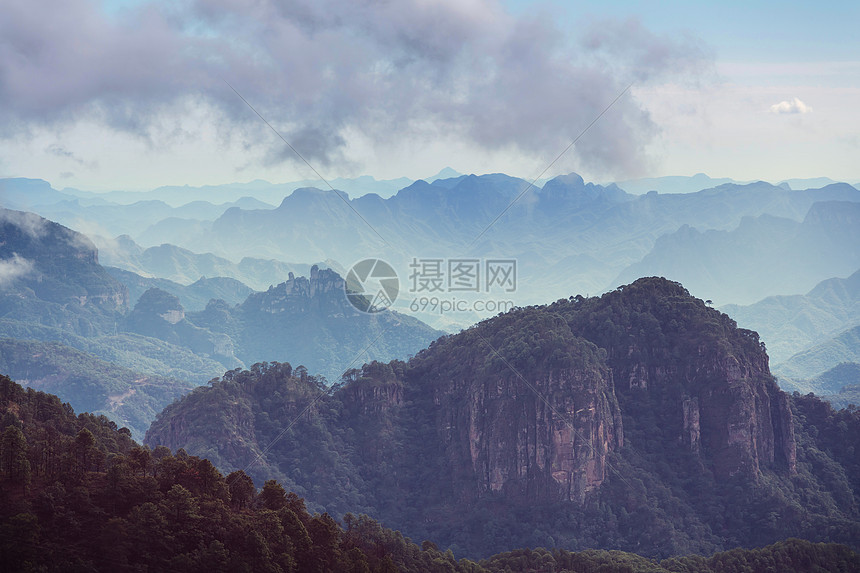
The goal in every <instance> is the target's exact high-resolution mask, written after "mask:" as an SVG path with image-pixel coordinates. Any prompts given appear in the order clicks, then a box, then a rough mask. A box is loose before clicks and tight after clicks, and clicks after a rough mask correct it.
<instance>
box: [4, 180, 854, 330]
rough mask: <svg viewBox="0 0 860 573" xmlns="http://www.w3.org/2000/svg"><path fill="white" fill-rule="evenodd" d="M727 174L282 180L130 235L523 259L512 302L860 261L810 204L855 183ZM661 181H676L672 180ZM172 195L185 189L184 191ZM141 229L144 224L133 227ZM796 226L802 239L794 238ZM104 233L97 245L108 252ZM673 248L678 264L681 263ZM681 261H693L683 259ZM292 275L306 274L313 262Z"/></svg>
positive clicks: (782, 277) (296, 256)
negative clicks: (376, 188)
mask: <svg viewBox="0 0 860 573" xmlns="http://www.w3.org/2000/svg"><path fill="white" fill-rule="evenodd" d="M721 181H722V180H719V179H710V178H707V177H698V178H697V177H693V178H685V179H683V180H682V181H681V182H682V183H684V185H686V186H687V187H689V189H693V188H695V187H701V185H714V186H712V187H706V188H702V189H700V190H698V191H695V192H685V193H659V192H656V191H652V192H648V193H646V194H644V195H633V194H629V193H627V192H625V191H624V190H623V189H622V188H621V187H619V186H617V185H614V184H609V185H605V186H604V185H596V184H594V183H585V182H584V181H583V180H582V178H581V177H579V176H578V175H576V174H569V175H564V176H559V177H555V178H553V179H551V180H549V181H546V182H544V183H543V184H542V185H540V186H534V187H532V186H530V184H529V183H528V182H527V181H525V180H523V179H518V178H515V177H509V176H507V175H504V174H489V175H481V176H475V175H463V176H456V177H450V178H439V179H434V180H433V181H432V183H430V182H426V181H421V180H419V181H415V182H413V183H411V184H409V185H408V186H406V187H403V188H402V189H400V190H398V191H397V192H396V194H394V195H392V196H390V197H388V198H382V197H381V196H380V195H378V194H374V193H369V194H364V195H362V196H359V197H356V198H350V196H349V195H348V194H347V193H345V192H343V191H338V192H333V191H332V190H331V189H323V190H320V189H314V188H307V187H303V188H298V189H296V188H294V187H290V186H288V185H285V186H282V187H279V188H278V191H277V194H274V195H271V196H264V195H260V197H262V198H263V199H264V200H265V202H266V203H268V204H272V205H277V207H274V208H272V207H269V206H266V207H265V208H248V207H249V206H248V205H244V206H243V205H237V206H232V207H230V208H227V209H226V210H224V211H223V213H222V214H221V215H220V216H217V217H208V218H207V216H203V215H201V216H199V217H196V218H189V217H188V216H176V215H175V214H173V215H171V216H165V217H164V218H162V219H161V220H159V221H153V220H152V218H150V219H146V220H147V221H148V222H150V223H152V224H151V225H150V226H149V227H148V228H147V229H145V230H139V231H138V232H137V233H136V234H135V233H132V235H133V239H134V241H135V242H138V243H139V244H141V245H142V247H144V248H147V247H159V246H161V245H163V244H165V243H166V244H169V245H171V247H169V248H172V249H175V248H176V247H181V248H183V249H187V250H190V251H193V252H195V253H212V254H213V255H214V256H216V257H220V258H221V259H227V260H229V261H240V260H242V259H244V258H246V257H253V258H256V259H274V260H277V261H292V262H293V263H294V264H296V263H300V264H306V265H309V264H314V263H318V262H320V261H326V264H327V266H330V267H334V268H348V267H349V265H351V264H352V263H353V262H355V261H358V260H361V259H364V258H367V257H370V256H375V257H381V258H383V259H385V260H387V261H388V262H390V263H391V264H392V265H393V266H394V267H395V268H396V269H397V271H398V273H399V274H401V275H402V276H401V280H404V279H405V277H406V276H407V275H408V273H409V271H408V264H409V262H410V261H411V260H412V259H413V258H414V257H437V258H438V257H445V258H456V257H464V256H465V257H478V258H506V259H516V260H517V262H518V266H519V268H518V271H519V285H518V288H517V291H516V293H515V295H514V300H515V301H516V303H517V304H531V303H537V302H541V301H544V300H551V299H553V298H556V297H559V296H566V294H565V293H569V292H582V293H598V292H604V291H606V290H607V289H611V288H614V287H615V286H617V285H618V284H621V283H622V282H629V281H630V280H633V279H634V278H637V277H638V276H642V274H646V275H650V274H665V275H667V276H668V278H671V279H673V280H680V281H682V282H684V284H688V285H689V288H691V290H692V292H694V293H696V294H698V295H700V296H702V297H703V298H707V299H711V300H714V301H716V302H717V303H718V304H727V303H735V304H750V303H753V302H755V301H757V300H758V299H760V298H763V297H764V296H769V295H776V294H786V295H788V294H800V293H802V292H805V291H806V290H808V289H809V288H811V286H813V285H814V284H815V283H817V282H819V281H821V280H825V279H827V278H831V277H833V276H840V275H845V274H846V273H850V272H853V271H854V270H857V269H856V267H855V268H851V269H848V270H845V269H843V268H842V267H840V262H844V261H848V260H853V259H854V258H856V249H855V248H854V244H852V243H851V242H845V241H841V239H840V238H841V237H843V236H844V237H845V238H846V240H847V239H849V238H853V235H852V234H851V229H852V228H855V222H854V221H853V220H851V219H850V217H849V218H845V219H840V218H838V217H836V218H834V216H835V215H838V214H839V213H838V211H839V207H838V206H837V205H831V206H830V207H816V208H815V209H813V204H815V203H821V202H833V201H842V202H845V201H847V202H853V203H857V202H858V201H860V191H858V190H857V189H856V188H855V187H852V186H850V185H848V184H845V183H833V184H829V185H825V186H823V187H821V188H810V189H803V190H791V187H790V185H788V184H782V185H780V186H776V185H771V184H769V183H764V182H761V181H759V182H753V183H749V184H739V183H735V182H726V183H721ZM664 183H666V184H667V185H669V183H670V181H669V180H668V179H667V181H664ZM718 183H719V184H718ZM3 185H5V187H4V189H6V191H3V193H5V195H4V196H10V197H12V198H13V199H15V198H17V197H20V196H21V195H22V194H23V192H21V193H17V194H15V193H13V192H12V191H11V189H13V188H15V187H16V185H24V186H26V187H27V188H28V189H29V188H30V187H36V186H37V185H36V182H33V181H24V182H21V181H19V180H4V182H3ZM628 186H630V185H628ZM43 187H44V186H43ZM256 188H260V189H262V188H267V189H268V187H266V186H265V185H263V184H260V185H249V186H246V187H244V188H243V190H244V192H245V195H248V194H249V193H252V191H253V190H254V189H256ZM631 188H632V187H631ZM664 188H669V189H671V188H672V187H671V185H669V187H664ZM39 189H40V191H39V197H41V198H42V199H41V200H40V201H36V200H33V201H32V209H34V210H36V211H37V212H41V211H40V209H48V208H49V207H50V204H51V203H50V202H51V201H55V202H60V201H61V197H65V195H64V194H63V193H61V192H59V191H53V193H52V192H51V191H52V190H51V189H50V187H49V186H47V188H42V187H39ZM689 189H687V188H685V190H689ZM198 191H199V192H198ZM198 191H195V193H196V194H195V195H193V198H194V199H200V198H202V197H207V195H206V193H207V192H210V191H211V192H212V195H211V197H210V199H211V200H212V201H213V202H214V201H217V198H218V197H219V195H217V193H216V192H215V190H214V189H200V190H198ZM140 195H143V196H147V197H149V195H148V194H146V193H142V194H140ZM175 196H183V195H180V194H179V191H176V194H175ZM151 197H153V198H154V197H159V195H158V194H154V195H152V196H151ZM272 197H277V198H276V199H273V198H272ZM188 198H189V199H190V198H192V196H191V195H189V196H188ZM148 200H149V199H148ZM234 200H235V199H234ZM213 204H214V203H213ZM220 204H221V205H225V203H223V202H222V203H220ZM102 207H105V206H102ZM114 207H116V208H117V209H119V210H122V209H123V208H131V206H122V205H114ZM105 208H106V207H105ZM112 208H113V207H112ZM834 211H835V212H834ZM828 217H830V218H829V219H828ZM745 218H746V219H745ZM144 219H145V218H142V217H141V218H140V221H143V220H144ZM116 220H117V221H120V220H121V218H120V217H118V216H117V218H116ZM100 221H101V219H99V218H98V217H96V216H95V215H93V216H92V217H90V218H89V219H86V218H85V219H80V218H78V219H75V220H74V221H73V220H68V221H67V220H63V222H65V223H67V224H69V225H72V226H73V227H74V226H75V225H78V227H77V228H78V229H80V230H82V231H85V232H87V233H90V234H93V233H94V232H95V231H96V230H98V229H99V227H103V226H104V225H103V224H102V223H101V222H100ZM792 223H794V225H793V224H792ZM826 225H830V226H832V229H831V230H832V235H829V234H827V233H826V232H825V231H823V230H822V229H823V228H824V227H825V226H826ZM141 226H142V225H138V224H137V223H136V228H138V229H139V228H140V227H141ZM717 231H718V232H717ZM123 232H124V233H128V231H123ZM796 233H800V236H798V237H795V236H794V234H796ZM105 236H106V237H108V238H110V237H112V236H113V235H111V234H107V235H105ZM745 239H748V240H750V241H754V243H753V245H755V246H756V248H754V249H749V248H747V249H741V251H742V252H740V253H738V252H737V250H738V248H737V246H738V243H739V242H740V241H742V240H745ZM837 239H840V240H837ZM109 240H111V239H106V240H105V242H104V243H102V242H99V244H100V246H101V248H102V251H104V252H105V253H106V256H107V250H108V248H107V242H108V241H109ZM690 241H692V242H693V243H694V244H695V245H696V247H697V250H698V251H702V252H703V253H709V256H710V257H711V259H709V260H708V263H709V264H717V265H720V264H722V265H723V267H726V266H727V265H729V264H739V265H741V267H742V268H739V269H737V270H736V271H735V272H734V273H732V274H730V275H728V278H731V276H738V275H744V274H746V273H747V271H749V270H750V269H752V270H758V269H767V271H768V272H766V273H764V272H758V273H757V274H752V275H750V277H751V278H749V279H748V283H749V286H741V285H739V284H738V281H734V282H732V281H731V280H730V281H726V282H725V283H724V281H722V280H714V279H708V277H707V276H706V273H705V270H704V269H702V268H701V267H702V264H701V263H700V262H699V261H697V260H695V258H694V256H692V255H689V254H687V253H685V252H684V250H683V249H684V246H685V244H686V243H687V242H690ZM119 242H120V243H121V244H120V247H121V248H119V249H118V250H117V256H116V257H115V258H114V259H111V260H110V262H109V264H111V265H112V266H116V267H119V268H123V269H125V270H131V271H134V272H138V273H139V274H146V273H145V272H143V271H144V268H143V267H141V266H137V267H135V265H138V263H137V262H135V260H134V259H135V257H138V256H139V255H140V253H136V252H134V251H135V249H134V248H131V249H130V250H129V249H125V248H124V247H125V246H127V245H128V242H127V240H126V242H125V244H123V241H119ZM673 245H677V246H673ZM679 249H680V250H679ZM676 251H677V252H676ZM816 251H821V252H823V253H824V255H825V256H824V257H821V260H817V259H813V260H804V261H803V262H804V265H800V264H799V263H797V262H795V261H794V258H793V257H794V254H795V252H797V253H800V254H802V255H804V256H806V255H808V254H809V253H814V252H816ZM675 256H681V257H683V260H682V261H675V260H674V259H673V257H675ZM690 259H692V260H690ZM107 260H108V259H106V261H107ZM681 263H683V264H684V265H690V268H689V269H688V268H687V267H686V266H684V267H683V268H682V267H681ZM806 263H810V264H806ZM697 264H698V266H697ZM845 265H847V263H845ZM293 270H294V272H300V273H302V274H306V271H305V270H298V271H297V270H296V269H293ZM720 270H721V273H722V274H724V273H725V272H727V270H725V269H720ZM637 273H639V274H637ZM192 274H193V273H192ZM252 274H253V273H243V272H241V271H238V272H237V271H235V270H234V272H232V273H231V274H226V273H225V274H222V273H219V275H221V276H230V277H232V278H236V279H238V280H240V281H242V282H245V283H246V284H248V285H249V286H251V287H252V288H254V289H257V290H263V289H265V288H267V287H268V286H269V284H277V282H276V281H271V280H270V281H268V282H267V281H266V280H262V279H258V278H254V279H252V278H251V276H250V275H252ZM180 275H183V273H182V272H179V273H175V272H170V273H168V272H159V273H156V274H154V275H153V276H157V277H159V278H170V279H171V280H174V281H176V282H181V283H183V284H190V283H191V282H194V281H195V280H197V279H199V278H200V277H201V276H207V277H211V276H218V275H212V274H210V273H202V274H199V273H198V274H196V275H194V276H188V275H185V276H180ZM634 275H636V276H634ZM794 277H796V280H795V279H794ZM263 283H265V284H263ZM485 316H486V315H485ZM469 320H471V318H470V319H469ZM468 322H469V321H468V320H467V321H464V323H463V324H462V325H461V326H466V325H467V324H468Z"/></svg>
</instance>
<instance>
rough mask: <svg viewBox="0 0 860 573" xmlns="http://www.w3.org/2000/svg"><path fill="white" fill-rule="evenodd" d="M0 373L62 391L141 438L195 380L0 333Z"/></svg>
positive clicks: (79, 405) (83, 408)
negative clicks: (140, 369)
mask: <svg viewBox="0 0 860 573" xmlns="http://www.w3.org/2000/svg"><path fill="white" fill-rule="evenodd" d="M0 372H7V373H8V374H9V376H11V377H14V378H15V379H16V380H17V381H18V382H20V383H21V384H24V385H25V386H29V387H32V388H35V389H37V390H42V391H45V392H49V393H51V394H62V395H63V396H66V400H67V401H68V402H69V403H70V404H71V405H72V406H73V407H74V408H75V409H78V410H80V411H84V412H90V413H93V414H104V415H107V416H108V417H109V418H110V419H112V420H114V421H115V422H117V423H118V424H121V425H123V426H126V427H128V428H129V429H130V430H131V431H132V436H133V437H134V438H135V439H138V440H142V439H143V436H144V433H145V432H146V430H147V428H149V424H150V422H152V420H153V419H154V418H155V415H156V414H157V413H158V412H160V411H161V410H162V409H163V408H164V406H165V405H167V404H170V403H171V402H172V401H173V400H175V399H177V398H179V397H180V396H182V395H184V394H186V393H187V392H190V391H191V389H192V388H194V386H195V384H193V383H191V382H187V381H182V380H177V379H176V378H166V377H164V376H154V375H149V374H141V373H139V372H134V371H132V370H129V369H127V368H123V367H121V366H118V365H116V364H113V363H110V362H107V361H105V360H101V359H99V358H96V357H95V356H93V355H92V354H88V353H86V352H81V351H80V350H76V349H74V348H71V347H69V346H66V345H63V344H60V343H58V342H38V341H25V340H14V339H10V338H0Z"/></svg>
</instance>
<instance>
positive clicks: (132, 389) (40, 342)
mask: <svg viewBox="0 0 860 573" xmlns="http://www.w3.org/2000/svg"><path fill="white" fill-rule="evenodd" d="M174 253H175V252H174ZM180 254H186V253H180ZM141 258H142V259H143V260H145V258H144V257H141ZM189 258H190V259H194V257H193V256H190V257H189ZM204 258H205V257H204ZM150 260H151V259H150ZM210 262H211V261H210ZM216 262H217V261H216ZM277 270H278V269H277V267H276V268H275V269H269V270H268V272H269V273H274V272H277ZM309 271H310V272H309V274H310V278H303V277H295V276H294V275H293V274H292V273H291V272H288V274H287V275H286V276H285V277H284V279H286V281H281V282H280V283H279V284H278V286H277V287H270V288H269V289H268V290H267V291H265V292H262V293H258V292H255V291H252V290H251V289H250V288H249V287H247V286H245V285H243V284H242V283H239V282H238V281H236V280H234V279H229V278H223V277H221V278H217V277H213V278H210V279H199V280H197V281H196V282H195V283H193V284H191V285H188V286H183V285H178V284H176V283H170V281H165V280H161V281H152V279H146V278H144V277H140V276H138V275H135V274H134V273H131V272H129V271H120V270H117V269H114V270H113V271H111V272H109V271H108V270H107V269H105V268H104V267H102V266H101V265H100V264H99V259H98V251H97V249H96V248H95V246H94V245H93V243H92V242H90V241H89V239H87V238H86V237H85V236H83V235H81V234H80V233H77V232H75V231H72V230H70V229H68V228H66V227H64V226H62V225H59V224H57V223H54V222H51V221H48V220H46V219H43V218H42V217H39V216H38V215H35V214H33V213H26V212H20V211H13V210H7V209H3V210H0V286H2V288H0V336H2V337H5V339H9V340H7V343H6V344H5V346H4V347H3V356H4V361H5V363H6V364H7V365H8V367H9V368H10V369H12V370H10V371H11V372H14V373H15V374H16V375H17V376H19V377H20V379H21V380H22V381H23V382H25V383H27V384H33V385H35V386H38V387H42V388H46V389H50V390H52V391H56V392H57V393H58V394H59V395H60V396H62V397H63V399H65V400H68V401H70V402H71V403H72V404H73V405H74V406H75V407H78V408H81V409H86V410H88V411H98V412H105V413H106V414H107V415H109V416H112V417H114V419H116V420H117V421H118V422H120V423H122V424H123V425H126V426H129V427H130V428H132V429H133V431H134V433H135V436H138V437H139V436H142V434H143V432H144V431H145V430H146V428H147V427H148V425H149V422H150V421H151V420H152V418H153V417H154V415H155V413H157V412H158V411H159V410H160V409H161V408H163V407H164V406H166V405H167V404H169V403H170V402H171V401H172V400H173V399H174V398H176V397H178V396H179V395H180V394H182V393H184V392H187V391H188V390H189V389H190V388H191V387H193V386H195V385H198V384H202V383H205V382H206V381H207V380H210V379H212V378H215V377H218V376H220V375H221V374H223V373H224V371H225V370H229V369H232V368H241V367H243V366H244V364H245V362H243V361H248V364H251V363H254V362H259V361H265V360H275V359H278V358H282V357H284V356H290V357H291V358H292V359H293V360H298V361H299V363H305V364H307V366H308V367H310V368H313V369H314V372H318V373H323V374H325V375H326V376H329V377H331V378H332V379H336V378H338V377H339V376H340V374H342V372H343V370H345V369H346V368H348V367H349V366H350V364H351V363H350V360H352V361H358V360H361V361H364V360H370V359H384V360H390V359H392V358H395V357H402V358H406V357H407V356H408V355H410V354H412V353H415V352H417V351H418V350H420V349H421V348H423V347H424V346H426V345H427V344H429V342H430V341H431V340H433V339H435V338H436V337H437V336H438V335H439V334H441V333H439V332H437V331H434V330H433V329H432V328H430V327H428V326H427V325H425V324H423V323H421V322H420V321H418V320H417V319H415V318H413V317H409V316H400V315H397V314H394V313H386V314H384V315H380V316H377V315H368V314H364V313H360V312H359V311H357V310H355V308H353V307H352V305H351V304H350V303H349V302H348V301H347V299H346V296H345V293H344V286H343V280H342V279H341V278H340V277H339V275H337V274H336V273H335V272H334V271H331V270H328V269H323V270H319V268H318V267H316V266H313V267H311V268H310V269H309ZM114 275H115V276H117V277H119V278H120V279H122V282H121V281H120V280H117V278H114ZM151 281H152V282H151ZM123 282H125V283H128V284H129V285H131V292H133V293H134V294H135V296H137V298H136V299H135V300H130V296H129V292H130V290H129V288H128V287H126V286H125V284H123ZM161 287H164V288H161ZM144 289H145V290H144ZM165 289H166V290H165ZM169 290H174V291H178V294H179V296H182V297H184V298H185V299H186V300H189V297H190V300H191V301H192V302H193V303H194V305H195V308H197V309H198V310H197V311H196V312H192V311H189V312H188V313H187V316H186V311H185V308H184V307H183V306H182V303H181V301H180V298H179V297H177V295H175V294H171V292H168V291H169ZM141 291H142V292H141ZM138 293H139V294H138ZM203 296H209V297H212V298H210V299H208V300H207V301H206V302H205V303H203V305H202V306H201V305H200V303H201V301H202V299H201V297H203ZM215 297H217V298H215ZM225 298H226V299H228V300H225ZM237 301H241V304H240V303H239V302H237ZM46 344H47V346H46ZM46 354H49V355H50V357H49V358H45V355H46ZM282 359H283V358H282ZM40 360H42V361H45V364H42V365H40V364H39V361H40ZM111 369H113V370H111ZM110 372H113V373H112V374H111V373H110Z"/></svg>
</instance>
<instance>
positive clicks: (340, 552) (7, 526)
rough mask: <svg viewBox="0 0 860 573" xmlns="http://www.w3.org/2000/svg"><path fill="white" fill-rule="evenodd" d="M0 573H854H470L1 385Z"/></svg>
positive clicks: (702, 565) (701, 568) (745, 563)
mask: <svg viewBox="0 0 860 573" xmlns="http://www.w3.org/2000/svg"><path fill="white" fill-rule="evenodd" d="M0 436H2V438H0V482H2V488H0V571H3V572H6V571H9V572H29V571H33V572H35V571H136V572H139V571H183V572H197V571H199V572H201V573H204V572H205V573H216V572H220V571H224V572H227V571H230V572H233V571H255V572H257V571H263V572H273V573H276V572H296V573H299V572H314V573H326V572H338V573H341V572H356V573H377V572H379V573H383V572H384V573H394V572H416V573H417V572H439V573H443V572H444V573H459V572H463V573H485V572H486V573H509V572H510V573H515V572H523V573H525V572H555V573H563V572H574V571H576V572H580V571H601V572H607V573H612V572H619V573H621V572H625V573H638V572H649V573H661V572H667V573H668V572H673V573H692V572H693V571H696V572H709V571H713V572H720V573H733V572H738V573H740V572H746V571H785V570H791V571H798V572H806V571H808V572H810V573H812V572H818V571H845V572H849V571H856V570H857V569H858V568H860V556H858V555H857V554H856V553H855V552H853V551H852V550H850V549H849V548H848V547H845V546H841V545H836V544H814V543H810V542H807V541H801V540H787V541H784V542H781V543H777V544H775V545H772V546H769V547H764V548H761V549H755V550H733V551H729V552H726V553H720V554H716V555H713V556H711V557H707V558H706V557H699V556H686V557H676V558H671V559H666V560H663V561H655V560H652V559H646V558H644V557H640V556H637V555H633V554H628V553H622V552H617V551H596V550H589V551H582V552H578V553H574V552H569V551H563V550H552V551H549V550H544V549H535V550H530V549H523V550H518V551H513V552H509V553H505V554H500V555H496V556H493V557H491V558H489V559H486V560H483V561H481V562H473V561H469V560H467V559H461V560H457V559H456V558H455V556H454V555H453V553H452V552H451V551H450V550H447V551H441V550H439V549H438V548H437V546H436V545H435V544H434V543H433V542H431V541H424V542H423V543H422V544H421V545H420V546H419V545H417V544H415V543H413V542H412V541H411V540H409V539H407V538H405V537H404V536H403V535H402V534H400V533H399V532H397V531H392V530H390V529H386V528H384V527H382V526H381V525H380V524H379V523H377V522H376V521H374V520H373V519H371V518H369V517H367V516H364V515H357V516H356V515H353V514H346V515H344V516H343V519H342V520H341V522H338V521H336V520H335V519H333V518H332V517H331V516H330V515H329V514H327V513H322V514H319V513H311V512H309V511H308V509H307V508H306V506H305V503H304V501H303V500H302V499H301V498H300V497H298V496H297V495H295V494H294V493H292V492H287V491H285V489H284V488H283V486H282V485H281V484H279V483H277V482H275V481H266V482H265V483H264V484H263V487H262V488H260V489H259V490H258V488H257V487H255V484H254V483H253V481H252V480H251V478H250V477H249V476H248V475H247V474H245V472H243V471H241V470H238V471H235V472H233V473H231V474H230V475H228V476H226V477H225V476H223V475H222V474H220V473H219V472H218V471H217V470H216V469H215V468H214V466H213V465H212V464H211V463H210V462H209V461H208V460H206V459H203V458H198V457H194V456H189V455H188V454H187V453H185V452H184V451H183V450H179V451H177V452H175V453H172V452H171V451H170V450H168V449H167V448H164V447H159V448H155V449H154V450H150V449H148V448H145V447H141V446H139V445H138V444H136V443H135V442H134V441H133V440H132V439H131V437H130V433H129V432H128V430H127V429H125V428H117V427H116V424H115V423H113V422H111V421H110V420H108V419H107V418H105V417H104V416H93V415H90V414H79V415H75V413H74V411H73V410H72V408H71V407H70V406H69V405H68V404H63V403H62V402H60V400H59V399H58V398H57V397H56V396H53V395H50V394H45V393H42V392H37V391H35V390H33V389H24V388H22V387H21V386H19V385H17V384H15V383H14V382H12V381H11V380H10V379H9V378H7V377H5V376H0Z"/></svg>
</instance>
